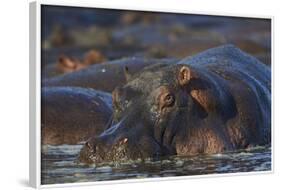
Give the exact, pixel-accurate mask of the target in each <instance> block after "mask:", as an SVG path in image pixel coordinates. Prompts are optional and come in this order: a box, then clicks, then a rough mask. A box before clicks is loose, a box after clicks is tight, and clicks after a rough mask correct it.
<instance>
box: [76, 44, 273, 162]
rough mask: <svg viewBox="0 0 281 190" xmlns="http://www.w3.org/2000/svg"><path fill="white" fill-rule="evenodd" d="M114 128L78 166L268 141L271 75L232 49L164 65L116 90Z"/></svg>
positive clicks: (88, 146) (90, 144) (89, 145)
mask: <svg viewBox="0 0 281 190" xmlns="http://www.w3.org/2000/svg"><path fill="white" fill-rule="evenodd" d="M112 96H113V107H114V117H113V120H112V124H111V127H110V128H108V129H107V130H105V131H104V132H103V133H102V134H101V135H99V136H97V137H92V138H91V139H89V140H88V141H87V142H86V143H85V146H84V147H83V148H82V150H81V152H80V157H79V159H80V161H81V162H85V163H98V162H104V161H112V160H113V161H120V160H121V161H122V160H124V159H125V160H126V159H138V158H141V159H142V158H147V157H152V158H155V157H156V158H157V157H160V156H165V155H173V154H177V155H196V154H200V153H220V152H224V151H232V150H236V149H243V148H247V147H250V146H256V145H266V144H270V142H271V71H270V68H269V67H267V66H265V65H264V64H262V63H261V62H259V61H258V60H257V59H255V58H253V57H251V56H249V55H248V54H246V53H244V52H242V51H240V50H239V49H237V48H235V47H234V46H232V45H227V46H220V47H217V48H213V49H210V50H208V51H205V52H203V53H200V54H198V55H196V56H194V57H191V58H187V59H184V60H182V61H180V62H178V63H177V64H175V65H167V64H160V65H155V66H152V67H149V68H146V69H144V70H143V71H142V72H140V73H138V74H136V75H134V76H132V77H131V78H130V80H129V81H128V82H127V84H125V85H123V86H121V87H118V88H116V89H115V90H114V91H113V94H112Z"/></svg>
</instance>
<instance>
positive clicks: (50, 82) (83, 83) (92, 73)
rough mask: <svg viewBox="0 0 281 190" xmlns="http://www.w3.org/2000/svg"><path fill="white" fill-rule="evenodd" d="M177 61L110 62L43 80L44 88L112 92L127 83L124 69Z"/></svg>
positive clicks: (131, 70) (141, 58)
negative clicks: (57, 87)
mask: <svg viewBox="0 0 281 190" xmlns="http://www.w3.org/2000/svg"><path fill="white" fill-rule="evenodd" d="M175 60H176V59H174V58H169V59H152V58H143V57H130V58H123V59H120V60H115V61H110V62H107V63H103V64H98V65H91V66H89V67H87V68H85V69H82V70H79V71H76V72H72V73H67V74H64V75H60V76H57V77H53V78H50V79H46V80H43V82H42V86H74V87H75V86H76V87H84V88H93V89H96V90H101V91H106V92H110V93H111V92H112V91H113V90H114V89H115V87H117V86H119V85H122V84H124V83H125V81H126V77H127V76H126V75H124V68H125V67H127V66H130V73H131V74H132V73H136V72H138V71H139V70H140V69H142V68H144V67H146V66H149V65H152V64H156V63H160V62H161V63H174V62H175Z"/></svg>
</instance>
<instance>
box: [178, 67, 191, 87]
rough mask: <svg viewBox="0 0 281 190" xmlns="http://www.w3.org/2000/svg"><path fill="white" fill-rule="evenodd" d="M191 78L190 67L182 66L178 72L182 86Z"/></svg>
mask: <svg viewBox="0 0 281 190" xmlns="http://www.w3.org/2000/svg"><path fill="white" fill-rule="evenodd" d="M190 78H191V71H190V68H188V67H187V66H182V67H181V68H180V70H179V72H178V81H179V84H180V85H181V86H183V85H186V84H187V83H188V82H189V80H190Z"/></svg>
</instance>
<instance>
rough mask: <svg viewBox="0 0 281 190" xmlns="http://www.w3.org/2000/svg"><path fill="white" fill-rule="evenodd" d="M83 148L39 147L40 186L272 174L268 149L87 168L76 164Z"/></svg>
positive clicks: (68, 146) (174, 157)
mask: <svg viewBox="0 0 281 190" xmlns="http://www.w3.org/2000/svg"><path fill="white" fill-rule="evenodd" d="M81 148H82V145H61V146H50V145H44V146H43V147H42V177H41V179H42V184H56V183H72V182H94V181H104V180H117V179H138V178H152V177H167V176H169V177H171V176H190V175H201V174H220V173H235V172H251V171H268V170H271V148H270V147H255V148H251V149H247V150H241V151H237V152H230V153H224V154H213V155H201V156H192V157H182V156H181V157H180V156H172V157H168V158H163V159H162V160H157V161H151V160H146V161H128V162H127V163H107V164H101V165H98V166H94V165H92V166H87V165H83V164H78V163H76V157H77V155H78V153H79V151H80V149H81Z"/></svg>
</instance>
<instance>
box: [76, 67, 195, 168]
mask: <svg viewBox="0 0 281 190" xmlns="http://www.w3.org/2000/svg"><path fill="white" fill-rule="evenodd" d="M126 76H127V78H128V81H127V83H126V84H125V85H123V86H121V87H117V88H116V89H115V90H114V91H113V93H112V100H113V108H114V114H113V116H112V119H111V121H110V122H109V126H108V128H107V130H105V131H104V132H103V133H102V134H100V135H99V136H97V137H93V138H91V139H89V140H88V141H87V142H86V143H85V146H84V147H83V148H82V150H81V152H80V156H79V159H80V161H81V162H85V163H99V162H107V161H122V160H128V159H133V160H135V159H139V158H140V159H145V158H159V157H161V156H166V155H172V154H176V150H175V145H174V144H175V142H174V138H175V136H176V133H177V130H178V129H177V128H178V127H179V125H181V124H182V123H185V122H186V119H187V117H186V116H187V113H188V112H189V107H190V105H191V103H190V102H191V101H190V100H189V99H190V97H189V95H187V90H188V88H186V87H187V86H188V84H189V82H190V79H191V77H192V72H191V69H190V67H189V66H187V65H166V64H157V65H154V66H150V67H147V68H145V69H144V70H143V71H141V72H140V73H137V74H135V75H134V76H129V75H128V74H126Z"/></svg>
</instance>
